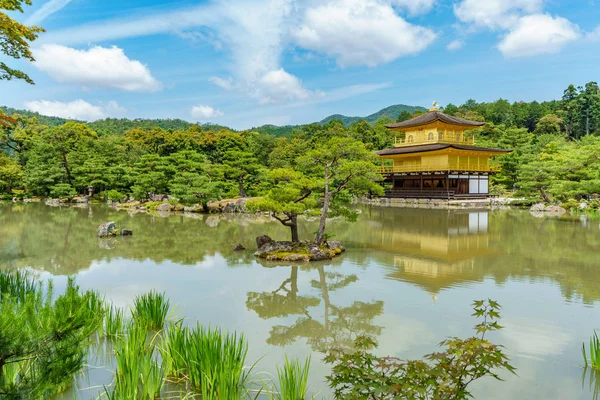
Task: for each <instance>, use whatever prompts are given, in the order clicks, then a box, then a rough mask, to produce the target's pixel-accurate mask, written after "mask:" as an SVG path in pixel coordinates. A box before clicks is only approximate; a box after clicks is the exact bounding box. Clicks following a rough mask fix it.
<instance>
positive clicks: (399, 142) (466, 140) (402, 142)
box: [394, 137, 475, 147]
mask: <svg viewBox="0 0 600 400" xmlns="http://www.w3.org/2000/svg"><path fill="white" fill-rule="evenodd" d="M435 143H444V144H466V145H471V146H473V145H474V144H475V138H474V137H461V138H460V140H457V139H456V138H454V139H451V138H446V139H433V140H420V139H419V138H416V139H414V140H413V141H410V140H409V139H403V138H399V137H396V138H395V140H394V147H405V146H417V145H422V144H435Z"/></svg>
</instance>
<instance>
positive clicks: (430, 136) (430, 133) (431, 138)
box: [427, 132, 433, 140]
mask: <svg viewBox="0 0 600 400" xmlns="http://www.w3.org/2000/svg"><path fill="white" fill-rule="evenodd" d="M427 140H433V132H429V135H428V136H427Z"/></svg>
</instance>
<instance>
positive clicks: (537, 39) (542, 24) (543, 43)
mask: <svg viewBox="0 0 600 400" xmlns="http://www.w3.org/2000/svg"><path fill="white" fill-rule="evenodd" d="M580 36H581V35H580V32H579V27H578V26H577V25H575V24H573V23H571V22H569V21H568V20H567V19H564V18H561V17H552V16H551V15H548V14H534V15H527V16H525V17H522V18H520V19H519V21H518V22H517V24H516V25H515V26H514V28H513V29H512V30H511V31H510V32H509V33H508V34H507V35H506V36H505V37H504V38H503V39H502V41H501V42H500V44H499V45H498V48H499V49H500V51H501V52H502V54H504V56H505V57H525V56H533V55H537V54H552V53H557V52H559V51H560V50H561V49H562V48H563V47H564V46H565V45H566V44H567V43H569V42H572V41H574V40H577V39H579V38H580Z"/></svg>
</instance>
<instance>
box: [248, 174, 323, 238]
mask: <svg viewBox="0 0 600 400" xmlns="http://www.w3.org/2000/svg"><path fill="white" fill-rule="evenodd" d="M269 175H270V178H271V179H272V180H273V182H274V183H275V186H274V187H273V188H272V189H271V190H270V191H269V192H268V193H267V194H266V195H265V196H263V197H262V198H261V199H260V200H255V201H251V202H248V204H247V205H246V207H247V208H248V209H249V210H254V211H258V210H260V211H268V212H270V213H271V216H272V217H273V218H275V219H276V220H277V221H279V222H281V223H282V224H283V225H284V226H287V227H289V228H290V232H291V238H292V242H299V241H300V239H299V237H298V216H299V215H301V214H303V213H305V212H306V211H308V210H310V209H313V208H315V207H316V205H317V202H316V200H315V198H314V196H312V194H313V192H314V191H315V190H317V189H318V188H319V187H320V182H319V181H318V180H317V179H314V178H311V177H308V176H306V175H304V174H303V173H301V172H298V171H295V170H293V169H291V168H279V169H274V170H272V171H271V172H270V174H269Z"/></svg>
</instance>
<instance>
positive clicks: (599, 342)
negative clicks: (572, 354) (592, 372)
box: [581, 331, 600, 371]
mask: <svg viewBox="0 0 600 400" xmlns="http://www.w3.org/2000/svg"><path fill="white" fill-rule="evenodd" d="M581 351H582V353H583V360H584V361H585V366H586V367H587V366H590V367H592V368H594V369H596V370H599V371H600V338H598V332H596V331H594V335H593V336H592V337H591V338H590V347H589V353H588V352H586V350H585V343H584V344H583V345H582V348H581Z"/></svg>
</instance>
